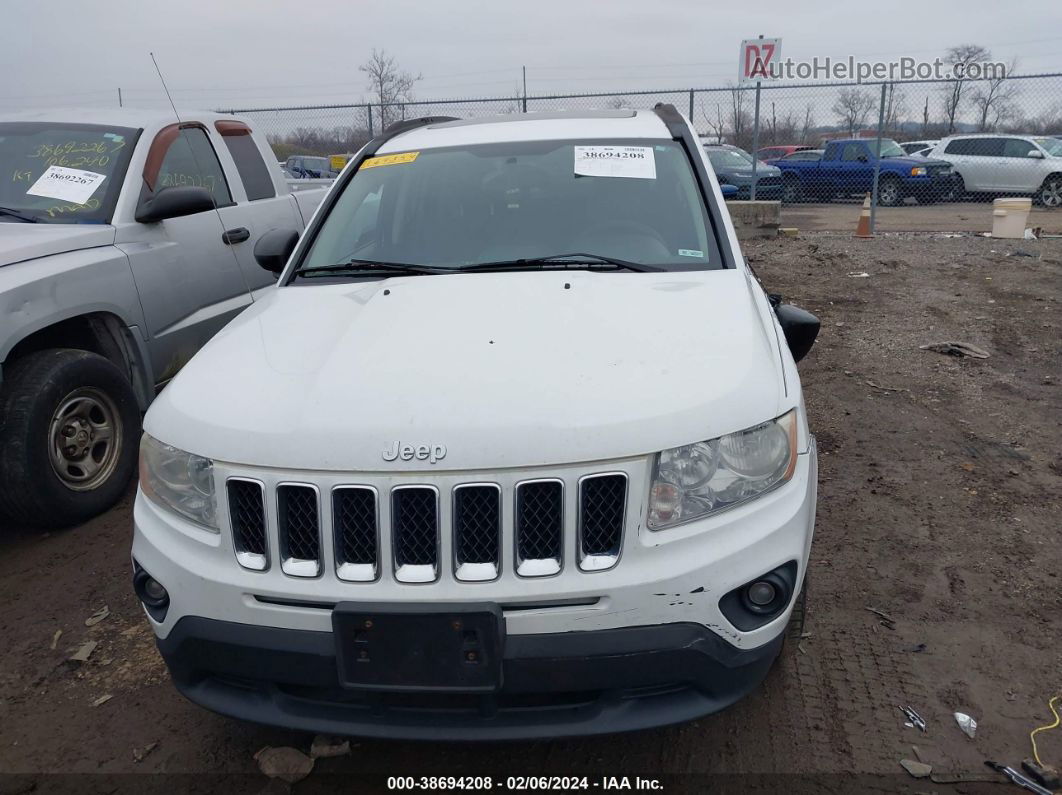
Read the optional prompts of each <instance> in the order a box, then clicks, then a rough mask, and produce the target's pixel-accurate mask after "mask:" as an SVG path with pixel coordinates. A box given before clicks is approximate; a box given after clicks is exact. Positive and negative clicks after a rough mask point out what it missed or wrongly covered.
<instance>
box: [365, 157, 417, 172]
mask: <svg viewBox="0 0 1062 795" xmlns="http://www.w3.org/2000/svg"><path fill="white" fill-rule="evenodd" d="M419 154H420V152H402V154H399V155H380V156H379V157H370V158H369V159H368V160H366V161H365V162H364V163H362V164H361V166H360V167H359V169H358V170H359V171H360V170H361V169H363V168H376V167H377V166H394V165H397V164H398V163H412V162H413V161H414V160H416V159H417V155H419Z"/></svg>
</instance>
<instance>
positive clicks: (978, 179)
mask: <svg viewBox="0 0 1062 795" xmlns="http://www.w3.org/2000/svg"><path fill="white" fill-rule="evenodd" d="M757 94H758V96H757ZM659 102H664V103H670V104H672V105H674V106H675V107H676V108H678V109H679V110H680V111H682V112H683V113H685V114H687V115H688V116H689V118H690V119H691V121H692V122H693V125H694V127H695V128H696V129H697V131H698V133H699V134H700V135H701V138H702V141H703V142H704V144H705V146H706V148H707V151H708V154H709V157H710V159H711V160H712V163H713V165H714V166H715V170H716V173H717V175H718V176H719V177H720V180H721V181H726V182H730V183H732V184H734V185H735V186H736V187H737V188H738V197H739V198H740V199H751V198H755V199H766V200H781V201H782V202H783V223H785V219H786V217H787V214H792V217H794V218H796V219H798V220H800V221H801V222H802V226H803V227H804V228H815V226H816V224H818V225H819V226H820V227H821V228H831V226H837V227H840V226H844V225H850V220H851V212H850V211H849V212H848V213H847V214H840V213H838V212H836V210H830V209H828V207H827V205H838V204H840V205H843V204H844V203H846V202H848V203H860V202H862V201H863V198H864V196H867V195H870V197H871V198H872V207H871V213H872V215H874V216H875V220H876V221H877V222H878V225H879V227H880V228H882V229H888V228H897V229H929V230H939V231H962V230H964V229H969V230H970V231H977V230H980V229H983V228H985V227H986V224H987V225H988V226H990V225H991V220H992V212H991V209H990V206H988V205H987V204H985V205H984V206H982V207H980V208H978V207H976V206H973V207H971V203H976V202H981V203H982V204H984V203H985V202H987V201H988V200H989V199H992V198H996V197H999V196H1017V197H1024V198H1029V199H1031V200H1032V202H1033V204H1034V205H1035V207H1034V209H1033V211H1032V212H1033V220H1032V222H1031V224H1030V225H1032V226H1034V227H1035V226H1039V227H1041V228H1043V229H1044V230H1045V231H1046V232H1051V233H1054V234H1059V233H1062V74H1057V73H1056V74H1040V75H1008V76H1006V77H999V78H993V79H985V80H916V81H904V82H892V83H884V84H882V83H852V82H849V83H816V84H787V85H778V84H773V83H764V84H763V85H762V86H761V87H760V88H759V91H757V87H755V86H742V87H738V86H722V87H716V88H690V89H675V90H665V91H629V92H611V93H574V94H551V95H529V96H526V97H524V96H511V97H491V98H467V99H451V100H417V101H410V102H404V103H400V104H391V105H380V104H373V103H360V104H349V105H318V106H301V107H285V108H238V109H231V110H223V111H222V112H224V113H233V114H238V115H240V116H243V117H245V118H248V119H250V120H251V121H252V122H254V123H256V124H257V126H258V128H259V129H260V130H261V131H263V132H265V133H266V135H267V137H268V139H269V141H270V143H271V144H272V146H273V149H274V152H275V153H276V155H277V158H278V160H280V161H282V162H283V161H286V160H287V159H288V158H289V157H291V156H294V155H318V156H328V155H334V154H345V153H352V152H354V151H356V150H357V149H358V148H359V147H360V146H361V145H362V144H363V143H365V142H366V141H368V140H369V139H370V138H371V137H372V136H373V135H375V134H377V133H379V132H380V131H381V130H382V129H385V128H386V127H387V126H388V125H389V124H391V123H393V122H395V121H398V120H401V119H404V118H414V117H420V116H456V117H460V118H466V119H467V118H478V117H485V116H494V115H498V114H513V113H524V112H536V111H554V110H590V109H616V110H619V109H626V108H632V109H633V108H651V107H653V106H654V105H655V104H657V103H659ZM757 104H758V106H759V108H758V113H757ZM753 150H755V151H756V152H757V153H758V157H756V158H753V157H751V155H750V153H751V152H752V151H753ZM879 155H880V156H879ZM916 207H920V208H922V210H921V212H916V211H915V208H916ZM816 208H819V209H818V210H816ZM879 208H883V210H882V212H879ZM974 216H975V217H974ZM834 217H836V219H837V220H831V219H832V218H834Z"/></svg>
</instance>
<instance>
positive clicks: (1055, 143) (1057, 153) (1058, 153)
mask: <svg viewBox="0 0 1062 795" xmlns="http://www.w3.org/2000/svg"><path fill="white" fill-rule="evenodd" d="M1033 140H1034V141H1036V143H1038V144H1040V147H1041V148H1042V149H1043V150H1044V151H1045V152H1047V154H1049V155H1050V156H1051V157H1062V139H1058V138H1034V139H1033ZM1029 148H1030V149H1031V148H1032V147H1029Z"/></svg>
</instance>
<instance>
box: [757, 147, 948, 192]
mask: <svg viewBox="0 0 1062 795" xmlns="http://www.w3.org/2000/svg"><path fill="white" fill-rule="evenodd" d="M875 145H876V141H875V139H867V138H846V139H841V140H837V141H830V142H829V143H827V144H826V148H825V150H824V151H823V153H822V157H821V158H819V159H817V160H800V159H791V158H781V159H779V160H769V161H767V162H768V163H770V164H771V165H772V166H777V167H778V168H780V169H781V170H782V185H783V191H782V201H784V202H799V201H830V200H832V199H834V198H836V197H839V196H850V195H853V194H859V195H862V194H864V193H869V192H870V191H871V188H872V186H873V183H874V163H875V160H876V158H875V155H874V151H875ZM880 163H881V167H880V169H879V176H878V202H879V203H880V204H881V205H883V206H886V207H891V206H894V205H897V204H902V203H903V201H904V199H906V198H908V197H914V198H915V199H917V200H918V202H919V203H920V204H928V203H930V202H935V201H941V200H945V199H950V198H953V197H954V195H955V193H956V174H955V172H954V171H953V170H952V168H951V164H950V163H948V162H946V161H944V160H931V159H927V158H924V157H910V156H908V154H907V153H906V152H904V150H903V149H901V148H900V145H899V144H897V143H896V142H895V141H893V140H892V139H890V138H883V139H882V140H881V161H880Z"/></svg>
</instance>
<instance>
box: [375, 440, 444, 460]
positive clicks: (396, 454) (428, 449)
mask: <svg viewBox="0 0 1062 795" xmlns="http://www.w3.org/2000/svg"><path fill="white" fill-rule="evenodd" d="M381 455H382V456H383V460H384V461H397V460H398V459H402V460H403V461H412V460H413V459H414V458H415V459H417V460H418V461H427V462H428V463H429V464H434V463H435V462H436V461H442V460H443V459H444V458H446V445H443V444H417V445H413V444H402V443H401V442H400V441H398V440H397V439H396V440H395V441H393V442H391V449H390V450H384V451H383V453H381Z"/></svg>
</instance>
